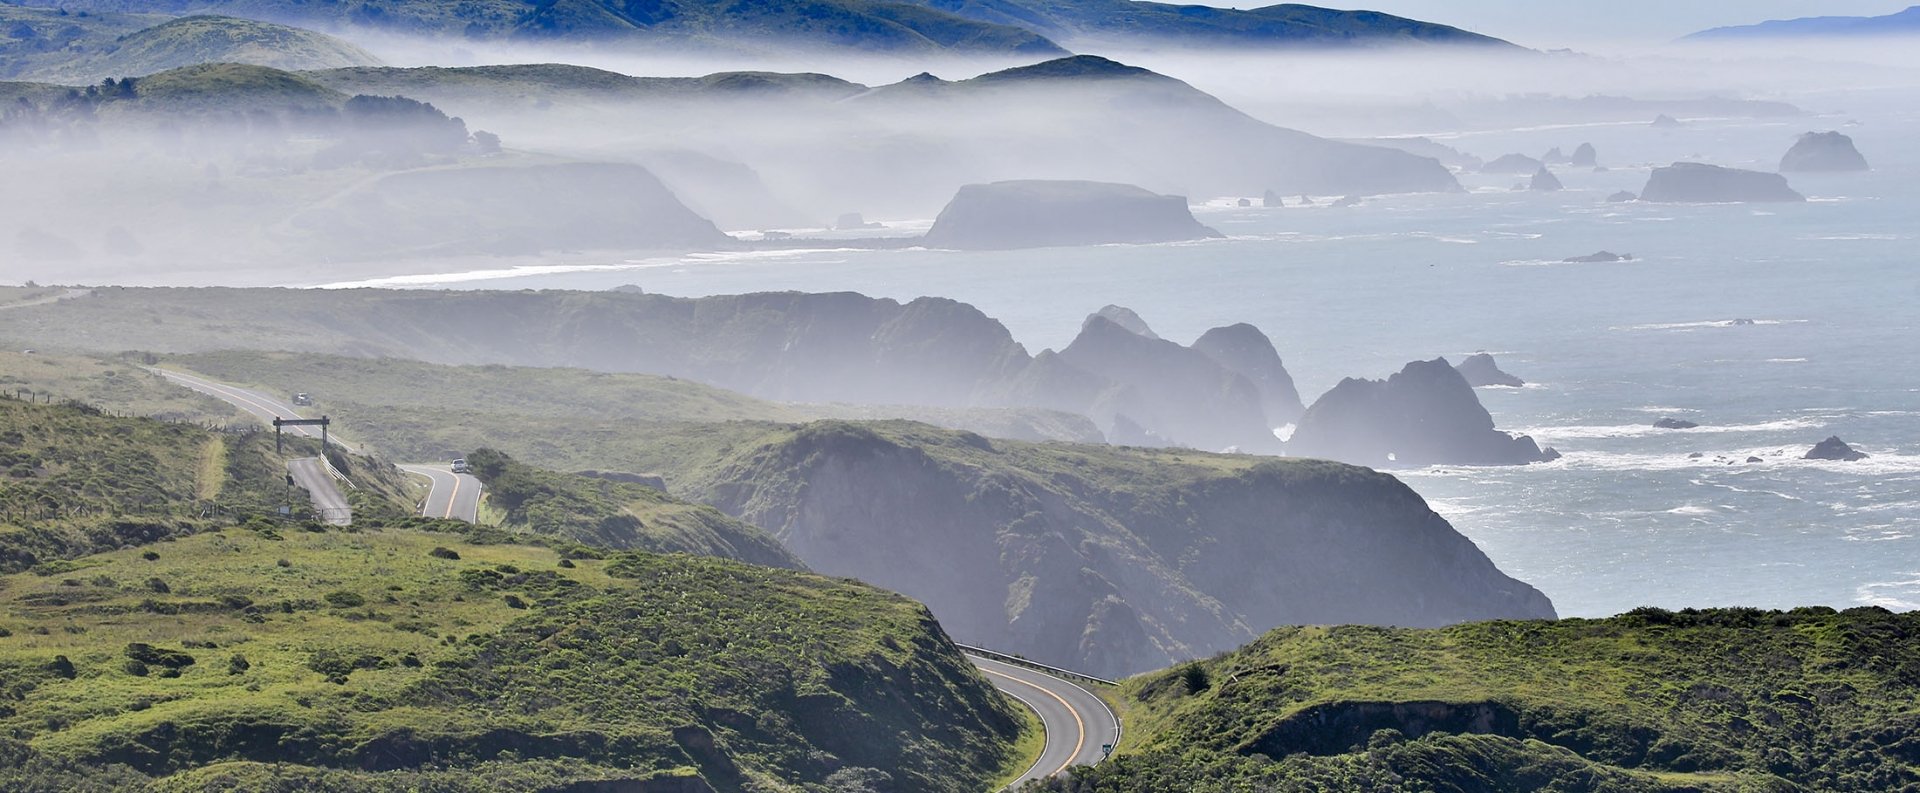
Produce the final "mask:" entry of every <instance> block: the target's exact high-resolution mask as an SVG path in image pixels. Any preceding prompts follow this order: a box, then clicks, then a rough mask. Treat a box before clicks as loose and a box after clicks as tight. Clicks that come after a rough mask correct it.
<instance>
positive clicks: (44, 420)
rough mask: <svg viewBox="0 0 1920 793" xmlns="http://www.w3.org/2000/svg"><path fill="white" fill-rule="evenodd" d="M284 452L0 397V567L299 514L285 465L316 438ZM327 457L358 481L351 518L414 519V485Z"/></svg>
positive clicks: (301, 497)
mask: <svg viewBox="0 0 1920 793" xmlns="http://www.w3.org/2000/svg"><path fill="white" fill-rule="evenodd" d="M287 452H288V453H287V454H286V455H284V456H283V455H277V454H275V452H274V445H273V438H272V436H271V434H269V433H266V432H240V433H236V432H219V431H210V430H208V429H205V428H204V427H202V426H200V425H197V424H192V423H180V422H166V421H158V420H153V419H146V418H123V417H118V416H112V415H107V414H104V413H102V412H100V410H99V409H97V408H95V407H93V406H91V405H88V404H85V403H66V402H60V403H56V404H50V405H49V404H33V403H31V402H25V401H21V400H19V399H16V398H12V397H0V571H7V572H11V571H17V570H22V569H26V568H29V567H34V566H35V565H42V564H50V565H56V566H57V564H58V563H59V562H60V561H61V560H66V559H72V558H75V557H79V556H84V555H86V554H90V553H94V552H96V551H100V550H105V549H110V548H118V547H124V546H130V545H141V544H146V543H152V542H158V541H161V540H165V539H168V538H172V537H177V536H183V535H187V534H192V533H195V532H200V531H206V530H209V529H213V528H217V527H220V526H229V525H233V524H236V523H240V522H245V521H249V520H258V519H262V518H264V517H265V516H268V515H270V514H272V513H274V512H275V511H276V510H277V509H278V508H280V507H282V506H289V507H291V508H292V509H293V511H294V515H295V516H296V517H298V516H300V515H302V514H303V512H304V511H305V509H306V504H307V498H306V495H305V493H304V492H303V491H299V490H297V489H292V488H289V487H288V486H287V485H286V483H285V477H286V470H285V460H286V459H287V458H288V457H297V456H311V455H315V454H318V453H319V448H318V443H316V442H312V441H295V442H292V443H290V445H289V447H288V449H287ZM331 457H332V458H333V459H334V462H335V466H336V467H337V468H339V469H340V470H342V471H343V472H345V473H346V474H347V475H348V476H349V477H350V478H352V479H353V480H354V482H355V484H356V485H358V487H357V488H355V489H352V490H351V491H350V492H349V493H348V499H349V502H350V503H351V504H352V505H353V507H354V510H355V514H356V517H357V518H358V519H362V520H365V521H369V522H380V521H391V520H398V519H401V518H404V517H405V516H406V515H408V514H409V513H410V512H412V509H413V503H414V500H415V498H416V495H415V493H414V492H413V490H414V487H415V485H414V484H413V483H411V482H409V481H408V480H407V479H406V478H405V477H404V475H402V474H401V473H400V472H399V471H398V470H396V469H394V468H393V466H391V465H388V464H386V463H382V462H380V461H377V460H372V459H368V458H364V457H357V456H354V455H349V454H345V453H342V452H339V451H338V450H335V452H334V453H333V454H332V455H331Z"/></svg>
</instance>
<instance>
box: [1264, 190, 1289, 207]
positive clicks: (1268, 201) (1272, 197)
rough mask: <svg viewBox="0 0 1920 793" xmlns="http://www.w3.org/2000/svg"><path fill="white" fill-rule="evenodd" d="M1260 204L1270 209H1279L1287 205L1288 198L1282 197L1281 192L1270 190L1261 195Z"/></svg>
mask: <svg viewBox="0 0 1920 793" xmlns="http://www.w3.org/2000/svg"><path fill="white" fill-rule="evenodd" d="M1260 205H1261V206H1263V207H1267V208H1268V209H1279V208H1280V207H1284V206H1286V205H1287V200H1286V199H1284V198H1281V197H1280V194H1279V193H1276V192H1274V191H1272V190H1268V191H1267V192H1266V194H1265V195H1262V196H1261V197H1260Z"/></svg>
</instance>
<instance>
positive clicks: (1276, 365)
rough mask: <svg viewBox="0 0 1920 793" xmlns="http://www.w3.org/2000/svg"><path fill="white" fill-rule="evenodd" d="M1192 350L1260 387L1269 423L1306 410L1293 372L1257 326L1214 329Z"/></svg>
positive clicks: (1283, 421) (1289, 418) (1275, 423)
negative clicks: (1288, 369)
mask: <svg viewBox="0 0 1920 793" xmlns="http://www.w3.org/2000/svg"><path fill="white" fill-rule="evenodd" d="M1193 349H1195V350H1198V351H1199V352H1200V353H1201V354H1203V355H1205V356H1207V357H1208V358H1212V359H1213V360H1214V362H1215V363H1218V364H1220V365H1221V366H1224V367H1226V368H1228V369H1231V370H1233V371H1235V372H1239V373H1240V374H1241V375H1243V376H1245V377H1246V378H1247V379H1248V380H1249V381H1252V383H1253V386H1254V387H1255V388H1257V389H1260V404H1261V406H1262V407H1263V408H1264V409H1265V410H1266V413H1267V423H1268V424H1271V425H1273V426H1276V427H1278V426H1281V425H1285V424H1291V423H1293V422H1294V421H1295V420H1297V419H1299V418H1300V413H1301V412H1302V411H1305V410H1306V406H1304V405H1302V404H1301V403H1300V392H1299V390H1298V389H1296V388H1295V387H1294V385H1293V375H1291V374H1288V373H1287V367H1286V365H1285V364H1284V363H1282V362H1281V361H1280V352H1279V351H1278V350H1275V349H1274V348H1273V341H1272V340H1271V339H1268V338H1267V334H1265V333H1261V332H1260V329H1259V328H1256V327H1254V326H1252V325H1249V324H1247V323H1244V322H1242V323H1239V324H1236V325H1228V326H1226V327H1223V328H1214V329H1212V330H1209V331H1207V332H1206V333H1204V334H1202V335H1201V336H1200V338H1199V340H1198V341H1195V342H1194V343H1193Z"/></svg>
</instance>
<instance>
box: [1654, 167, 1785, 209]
mask: <svg viewBox="0 0 1920 793" xmlns="http://www.w3.org/2000/svg"><path fill="white" fill-rule="evenodd" d="M1640 200H1642V201H1656V202H1665V203H1682V204H1724V203H1742V202H1790V201H1805V200H1807V197H1806V196H1803V195H1801V194H1799V193H1797V192H1794V189H1793V188H1792V187H1790V186H1788V185H1787V178H1786V177H1784V176H1781V175H1780V174H1777V173H1764V172H1761V171H1744V170H1741V169H1738V168H1722V167H1720V166H1718V165H1706V164H1704V163H1697V162H1677V163H1674V164H1672V165H1669V166H1667V167H1665V168H1655V169H1653V175H1652V176H1651V177H1649V178H1648V179H1647V187H1646V189H1644V190H1641V191H1640Z"/></svg>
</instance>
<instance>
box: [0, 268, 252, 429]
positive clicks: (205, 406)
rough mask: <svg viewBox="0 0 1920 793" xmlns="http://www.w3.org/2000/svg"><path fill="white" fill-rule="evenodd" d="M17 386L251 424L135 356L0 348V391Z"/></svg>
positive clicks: (126, 407) (131, 411) (131, 410)
mask: <svg viewBox="0 0 1920 793" xmlns="http://www.w3.org/2000/svg"><path fill="white" fill-rule="evenodd" d="M48 291H52V290H48ZM30 295H31V293H28V294H27V295H23V298H22V299H27V297H29V296H30ZM4 299H5V298H4V296H0V300H4ZM23 390H24V391H31V392H33V393H35V394H40V395H48V396H52V397H53V398H54V399H55V400H74V401H79V402H85V403H88V404H91V405H97V406H100V407H103V408H107V409H109V410H112V411H114V412H116V413H123V414H127V415H134V416H147V417H150V418H158V419H165V420H170V421H187V422H194V423H208V424H219V425H245V424H252V423H254V420H253V419H252V418H251V417H249V416H248V414H245V413H242V412H241V411H239V410H238V409H236V408H234V407H233V406H231V405H228V404H227V403H225V402H222V401H220V400H218V399H214V398H213V397H210V396H206V395H203V394H198V393H195V392H193V391H190V390H187V389H185V388H181V387H179V386H177V385H174V384H172V383H169V382H167V381H166V380H165V379H164V378H162V377H160V376H159V375H156V374H152V373H149V372H147V371H146V370H144V369H142V368H141V362H140V361H138V360H129V359H126V358H105V357H94V356H84V355H58V354H48V353H34V354H31V355H28V354H25V353H22V352H19V351H14V350H6V351H0V391H16V392H17V391H23Z"/></svg>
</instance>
